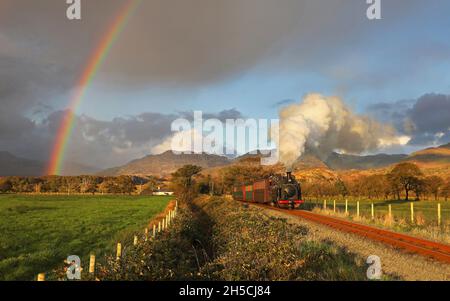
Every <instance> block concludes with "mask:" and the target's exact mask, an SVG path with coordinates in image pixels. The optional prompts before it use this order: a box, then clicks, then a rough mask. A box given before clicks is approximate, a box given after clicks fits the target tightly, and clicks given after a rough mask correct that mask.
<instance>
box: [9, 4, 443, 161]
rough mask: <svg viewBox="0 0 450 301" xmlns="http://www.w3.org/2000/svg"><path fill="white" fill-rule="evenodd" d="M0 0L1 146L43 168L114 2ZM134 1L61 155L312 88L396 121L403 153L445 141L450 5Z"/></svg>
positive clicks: (265, 111)
mask: <svg viewBox="0 0 450 301" xmlns="http://www.w3.org/2000/svg"><path fill="white" fill-rule="evenodd" d="M65 2H66V1H64V0H39V1H29V0H0V105H1V107H2V109H1V110H0V150H1V151H9V152H11V153H14V154H16V155H18V156H22V157H26V158H31V159H37V160H41V161H46V160H48V158H49V156H50V153H51V146H52V143H53V140H54V136H55V133H56V131H57V128H58V125H59V120H60V118H61V116H62V114H63V113H64V110H66V109H67V107H68V104H69V102H70V99H71V95H72V93H73V91H74V89H75V88H76V84H77V79H78V78H79V77H80V75H81V74H82V72H83V69H84V67H85V66H86V63H87V61H88V60H89V57H90V54H91V53H92V52H93V51H94V49H95V47H96V45H97V44H98V43H99V41H100V39H101V37H102V34H103V33H104V32H106V30H107V29H108V24H109V23H110V22H111V20H112V19H114V16H115V15H117V13H118V11H119V8H120V7H121V6H122V5H123V4H124V3H125V1H124V0H96V1H86V0H85V1H82V19H81V20H80V21H69V20H67V18H66V14H65V11H66V7H67V4H66V3H65ZM381 3H382V4H381V9H382V11H381V12H382V19H381V20H368V19H367V17H366V9H367V7H368V5H367V4H366V1H365V0H332V1H331V0H277V1H274V0H227V1H221V0H144V1H143V3H142V5H141V6H140V7H139V8H138V10H137V12H136V13H135V14H134V15H133V16H132V18H131V19H130V21H129V23H128V24H127V26H126V28H125V29H124V31H123V33H122V34H121V35H120V37H119V38H118V40H117V41H116V43H115V44H114V46H113V48H112V49H111V51H110V54H109V55H108V57H107V58H106V60H105V61H104V64H102V66H101V67H100V69H99V72H98V74H96V76H95V78H94V80H93V83H92V85H91V86H89V87H88V90H87V94H86V98H85V100H84V102H83V104H82V105H81V107H80V108H79V111H77V112H76V114H77V126H76V128H75V132H74V134H73V137H72V138H71V142H70V145H69V148H68V153H67V156H66V158H67V160H68V161H72V162H79V163H83V164H85V165H89V166H94V167H97V168H106V167H111V166H116V165H120V164H123V163H125V162H128V161H129V160H132V159H136V158H139V157H142V156H145V155H148V154H150V153H151V149H153V148H154V146H155V145H158V144H159V143H161V142H163V141H165V139H167V137H169V136H170V135H171V131H170V124H171V122H172V121H173V120H174V119H176V118H178V117H180V116H184V115H186V114H187V113H188V112H191V111H194V110H202V111H204V112H206V113H209V114H210V115H211V116H217V117H220V118H221V119H226V118H227V117H253V118H277V116H278V114H279V111H280V110H282V109H283V107H285V106H286V105H289V104H292V103H300V102H301V101H302V99H303V98H304V96H305V95H306V94H309V93H320V94H322V95H328V96H338V97H340V98H341V99H342V100H343V101H344V102H345V104H346V105H347V106H348V107H349V108H351V109H352V110H353V111H354V112H356V113H358V114H362V115H369V116H371V117H372V118H374V119H376V120H378V121H380V122H382V123H386V124H392V125H393V126H394V127H395V129H396V130H397V131H398V133H399V135H408V136H410V137H411V140H410V141H409V143H408V145H405V146H402V147H395V148H390V149H384V150H382V151H385V152H392V153H394V152H410V151H413V150H416V149H420V148H423V147H428V146H432V145H439V144H444V143H448V142H450V73H449V72H448V70H450V38H449V36H450V18H449V15H448V12H449V11H450V3H449V2H448V1H447V0H430V1H426V2H424V1H420V0H389V1H386V0H382V1H381Z"/></svg>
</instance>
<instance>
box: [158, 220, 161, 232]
mask: <svg viewBox="0 0 450 301" xmlns="http://www.w3.org/2000/svg"><path fill="white" fill-rule="evenodd" d="M159 232H161V221H159V222H158V233H159Z"/></svg>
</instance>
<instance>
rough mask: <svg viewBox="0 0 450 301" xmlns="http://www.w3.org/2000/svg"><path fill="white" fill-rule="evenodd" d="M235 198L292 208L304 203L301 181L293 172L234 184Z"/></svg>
mask: <svg viewBox="0 0 450 301" xmlns="http://www.w3.org/2000/svg"><path fill="white" fill-rule="evenodd" d="M233 199H234V200H237V201H244V202H254V203H261V204H269V205H272V206H276V207H288V208H290V209H294V208H299V207H300V205H301V204H303V203H304V201H303V200H302V190H301V187H300V183H299V182H298V181H297V180H296V179H295V176H293V175H292V173H291V172H287V173H286V176H283V175H272V176H270V177H269V178H268V179H265V180H262V181H258V182H255V183H253V184H251V185H243V186H234V187H233Z"/></svg>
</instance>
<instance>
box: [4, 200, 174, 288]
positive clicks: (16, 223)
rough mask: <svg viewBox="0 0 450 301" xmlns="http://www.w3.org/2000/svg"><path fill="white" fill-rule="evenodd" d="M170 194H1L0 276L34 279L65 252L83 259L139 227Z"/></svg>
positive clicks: (163, 204)
mask: <svg viewBox="0 0 450 301" xmlns="http://www.w3.org/2000/svg"><path fill="white" fill-rule="evenodd" d="M170 199H171V197H148V196H146V197H143V196H142V197H141V196H139V197H137V196H18V195H3V196H0V280H32V279H34V278H35V276H36V274H37V273H40V272H47V271H49V270H51V269H52V268H54V267H55V266H56V265H57V264H60V263H61V262H62V261H63V260H64V259H66V258H67V256H68V255H78V256H80V257H81V258H82V259H83V260H84V261H85V262H86V260H87V257H88V256H89V254H90V253H91V252H93V253H95V254H97V255H102V254H105V253H106V252H111V251H112V250H113V248H114V244H115V242H116V241H117V240H120V239H123V238H125V237H128V236H129V234H130V233H131V232H134V231H137V230H141V229H143V228H144V227H145V226H146V224H147V222H148V221H149V220H150V219H151V218H152V217H153V216H155V215H156V214H158V213H159V212H161V211H163V210H164V208H165V207H166V205H167V204H168V202H169V200H170Z"/></svg>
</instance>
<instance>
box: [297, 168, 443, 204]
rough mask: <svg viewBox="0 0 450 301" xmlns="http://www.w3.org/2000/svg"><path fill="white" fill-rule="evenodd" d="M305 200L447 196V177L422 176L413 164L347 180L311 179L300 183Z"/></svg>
mask: <svg viewBox="0 0 450 301" xmlns="http://www.w3.org/2000/svg"><path fill="white" fill-rule="evenodd" d="M302 187H303V191H304V194H305V195H306V196H309V197H330V196H342V197H347V196H353V197H367V198H369V199H397V200H401V199H405V200H410V199H411V197H412V196H413V197H414V199H416V200H421V199H434V200H437V199H438V198H439V197H441V198H443V199H445V200H447V199H448V198H449V197H450V178H447V179H444V178H442V177H440V176H436V175H433V176H425V175H424V174H423V172H422V171H421V170H420V168H419V167H418V166H417V165H416V164H414V163H409V162H407V163H400V164H397V165H396V166H395V167H394V168H393V169H392V170H391V171H389V172H387V173H384V174H372V175H359V176H358V177H356V178H349V179H336V180H327V179H315V180H311V181H305V182H303V183H302Z"/></svg>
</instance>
